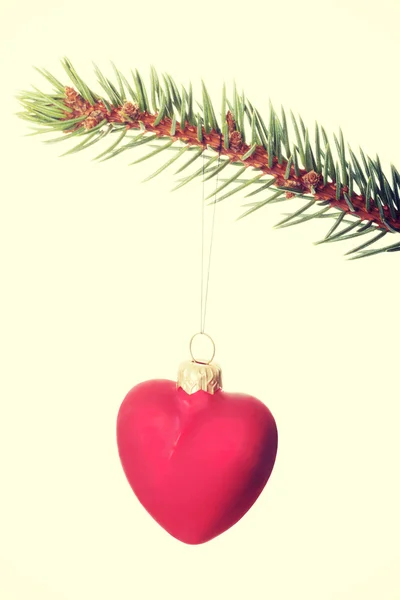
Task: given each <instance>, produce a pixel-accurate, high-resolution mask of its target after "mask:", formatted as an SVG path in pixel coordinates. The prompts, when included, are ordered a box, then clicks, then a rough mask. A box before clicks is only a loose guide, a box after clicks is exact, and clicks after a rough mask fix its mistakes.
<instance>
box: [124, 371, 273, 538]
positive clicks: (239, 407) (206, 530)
mask: <svg viewBox="0 0 400 600" xmlns="http://www.w3.org/2000/svg"><path fill="white" fill-rule="evenodd" d="M117 444H118V451H119V456H120V459H121V463H122V467H123V469H124V472H125V475H126V477H127V479H128V482H129V484H130V485H131V487H132V490H133V491H134V493H135V494H136V496H137V498H138V499H139V501H140V502H141V504H142V505H143V507H144V508H145V509H146V510H147V511H148V512H149V513H150V515H151V516H152V517H153V518H154V519H155V520H156V521H157V523H159V525H161V527H163V528H164V529H165V530H166V531H167V532H168V533H170V534H171V535H172V536H173V537H175V538H176V539H178V540H180V541H182V542H184V543H186V544H202V543H204V542H207V541H209V540H211V539H212V538H214V537H216V536H218V535H220V534H221V533H223V532H224V531H226V530H227V529H229V528H230V527H232V525H234V524H235V523H237V521H239V519H241V518H242V517H243V515H244V514H245V513H246V512H247V511H248V510H249V509H250V508H251V506H252V505H253V504H254V502H255V501H256V500H257V498H258V496H259V495H260V493H261V492H262V490H263V488H264V486H265V485H266V483H267V481H268V479H269V476H270V474H271V472H272V469H273V466H274V462H275V457H276V452H277V445H278V432H277V428H276V424H275V420H274V417H273V416H272V414H271V412H270V411H269V410H268V408H267V407H266V406H265V405H264V404H263V403H262V402H260V400H257V399H256V398H254V397H252V396H248V395H245V394H232V393H227V392H224V391H222V389H219V390H218V391H216V392H215V393H209V392H207V391H204V390H202V389H200V390H199V391H196V392H195V393H190V394H188V393H187V392H186V391H185V390H184V389H182V388H181V387H177V383H176V382H174V381H169V380H163V379H158V380H150V381H145V382H143V383H140V384H138V385H136V386H135V387H134V388H133V389H131V390H130V392H129V393H128V394H127V395H126V397H125V399H124V400H123V402H122V404H121V407H120V410H119V413H118V419H117Z"/></svg>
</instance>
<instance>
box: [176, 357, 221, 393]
mask: <svg viewBox="0 0 400 600" xmlns="http://www.w3.org/2000/svg"><path fill="white" fill-rule="evenodd" d="M177 387H181V388H182V389H183V390H184V391H185V392H186V393H187V394H195V393H196V392H198V391H199V390H203V391H204V392H208V393H209V394H215V392H218V390H220V389H221V388H222V371H221V367H219V365H217V364H216V363H212V362H210V363H199V362H196V361H195V360H186V361H185V362H183V363H182V364H181V365H180V366H179V369H178V380H177Z"/></svg>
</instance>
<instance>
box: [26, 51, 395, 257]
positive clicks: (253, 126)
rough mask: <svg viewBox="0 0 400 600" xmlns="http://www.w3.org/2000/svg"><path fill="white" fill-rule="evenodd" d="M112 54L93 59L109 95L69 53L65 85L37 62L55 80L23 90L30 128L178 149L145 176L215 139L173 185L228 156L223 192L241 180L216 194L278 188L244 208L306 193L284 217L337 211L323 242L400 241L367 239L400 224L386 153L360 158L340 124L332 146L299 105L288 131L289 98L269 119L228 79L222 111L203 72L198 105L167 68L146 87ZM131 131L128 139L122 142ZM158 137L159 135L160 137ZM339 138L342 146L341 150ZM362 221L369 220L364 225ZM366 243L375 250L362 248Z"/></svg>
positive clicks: (105, 154) (114, 150) (88, 141)
mask: <svg viewBox="0 0 400 600" xmlns="http://www.w3.org/2000/svg"><path fill="white" fill-rule="evenodd" d="M111 64H112V69H113V78H112V79H109V78H107V77H106V76H105V75H104V74H103V73H102V72H101V71H100V69H99V68H98V67H97V66H96V65H94V69H95V73H96V75H97V79H98V82H99V85H100V87H101V88H102V90H103V92H105V94H106V96H107V98H106V97H102V96H99V95H97V94H96V93H95V92H94V91H92V90H91V89H90V88H89V87H88V85H87V84H86V83H85V82H84V81H83V80H82V78H81V77H80V76H79V75H78V74H77V71H76V69H75V68H74V67H73V65H72V63H71V61H70V60H69V59H67V58H65V59H63V61H62V66H63V67H64V69H65V71H66V73H67V75H68V77H69V79H70V81H71V83H72V86H73V87H72V86H71V87H70V86H68V85H67V86H66V85H64V84H63V83H62V82H61V81H60V80H59V79H56V78H55V77H54V76H53V75H51V74H50V73H49V72H48V71H47V70H45V69H37V70H38V72H39V73H40V74H41V75H42V76H43V77H45V79H46V80H47V82H48V83H50V84H51V85H52V86H53V89H52V91H50V92H47V93H46V92H43V91H41V90H39V89H37V88H36V87H35V88H33V91H26V92H22V93H20V94H19V101H20V104H21V106H22V108H23V110H22V111H21V112H20V113H18V115H19V117H21V118H22V119H25V120H26V121H29V122H31V123H32V124H34V125H36V126H38V128H36V129H35V131H34V133H32V134H29V135H36V134H37V133H50V132H54V131H55V132H62V134H63V135H62V136H61V137H57V138H55V139H50V140H47V141H48V142H50V143H51V142H58V141H61V140H63V139H65V140H66V139H69V138H71V137H75V136H79V138H80V141H79V143H78V144H77V145H75V146H74V147H73V148H71V149H69V150H67V151H66V152H65V153H64V154H71V153H76V152H79V151H81V150H83V149H85V148H88V147H89V146H91V145H94V144H95V143H97V142H98V141H100V139H102V138H103V137H104V136H106V135H108V134H113V133H116V134H117V139H116V140H115V141H114V142H113V143H112V144H111V145H109V146H108V147H107V148H106V149H105V150H102V152H100V154H98V155H97V156H96V157H95V159H97V160H99V159H101V160H102V161H104V160H108V159H110V158H112V157H114V156H116V155H117V154H120V153H121V152H123V151H126V150H129V149H131V148H135V147H138V146H141V145H146V144H148V143H149V142H151V141H154V144H152V145H153V146H154V149H153V150H152V151H151V152H149V153H148V154H145V155H143V156H142V157H141V158H138V159H137V160H135V161H134V162H133V163H131V164H134V163H138V162H141V161H144V160H146V159H147V158H151V157H152V156H155V155H156V154H158V153H161V152H164V151H166V152H168V151H174V156H173V158H171V159H169V160H167V161H166V162H165V163H164V165H163V166H161V167H160V168H158V169H157V170H156V171H155V172H154V173H152V174H151V175H149V176H148V177H147V178H146V179H145V181H147V180H149V179H152V178H153V177H155V176H157V175H159V174H160V173H161V172H162V171H164V170H165V169H166V168H167V167H169V166H170V165H172V164H173V163H174V162H175V161H178V160H179V159H180V158H181V157H182V156H183V155H184V154H186V153H187V152H189V154H191V156H190V158H189V159H188V160H187V161H186V162H185V163H184V164H183V165H182V166H181V167H180V168H179V169H178V171H177V173H178V172H181V171H183V170H184V169H186V168H187V167H189V166H190V165H191V164H192V163H193V162H195V161H196V160H197V159H198V158H199V157H200V156H201V155H202V154H203V153H204V152H205V151H206V150H207V149H208V150H209V151H211V154H209V155H208V156H207V162H206V163H205V170H204V171H203V168H200V169H197V170H195V171H194V172H192V173H190V174H189V175H188V176H186V177H184V178H183V179H182V180H181V181H179V182H178V184H177V185H176V187H175V188H174V189H178V188H179V187H182V186H183V185H186V184H187V183H189V182H190V181H192V180H193V179H195V178H196V177H199V176H200V175H202V173H203V172H204V173H205V174H206V177H205V178H204V180H207V179H211V178H213V177H214V176H216V175H218V174H219V173H220V172H221V171H222V170H223V169H225V168H226V167H228V166H229V165H231V166H233V167H236V170H235V172H234V173H233V174H231V175H228V177H227V179H226V180H220V182H221V183H220V185H219V187H218V189H217V191H216V193H217V194H219V193H220V192H221V191H222V190H223V189H225V188H229V186H230V185H231V184H235V187H234V188H230V189H228V190H227V191H226V192H225V193H224V195H223V196H219V198H218V201H220V200H223V199H225V198H228V197H229V196H231V195H233V194H235V193H237V192H240V191H242V190H243V189H245V188H249V189H252V188H254V189H253V190H252V191H251V192H250V193H249V194H247V196H253V195H255V194H258V193H260V192H261V191H264V190H267V189H269V188H271V190H272V192H273V193H272V195H271V196H270V197H268V198H266V199H264V200H261V201H259V202H252V203H250V204H249V205H247V206H249V207H250V208H249V209H248V210H247V211H246V212H245V213H244V214H243V215H241V216H240V217H239V218H242V217H244V216H246V215H249V214H251V213H253V212H255V211H256V210H258V209H259V208H261V207H263V206H265V205H266V204H268V203H273V202H281V201H282V200H286V199H289V198H305V199H306V200H307V203H306V204H305V205H304V206H303V207H302V208H300V209H297V210H295V211H294V212H292V213H291V214H289V215H287V216H285V218H284V219H283V220H281V221H280V223H278V225H277V227H287V226H289V225H295V224H298V223H303V222H305V221H308V220H310V219H313V218H320V219H322V218H326V217H330V216H332V217H333V218H334V219H335V223H334V225H333V226H332V227H331V229H330V230H329V232H328V233H327V235H326V236H325V238H324V239H323V240H321V242H317V243H326V242H334V241H341V240H345V239H349V238H352V237H358V236H361V235H362V236H364V235H365V236H368V235H370V234H377V235H374V236H373V237H372V238H370V239H368V240H367V241H366V242H364V243H363V244H361V245H359V246H357V247H356V248H354V249H353V250H350V251H348V252H347V253H346V254H347V255H351V256H350V259H351V260H352V259H354V258H362V257H365V256H371V255H373V254H378V253H381V252H394V251H397V250H398V249H400V241H399V242H397V243H394V244H390V245H389V246H386V247H378V248H373V249H371V248H370V246H371V245H373V244H376V242H378V241H379V240H380V239H381V238H382V237H384V235H386V234H387V233H391V234H398V233H399V232H400V174H399V172H398V170H397V169H396V168H395V167H394V166H393V165H392V166H391V174H390V178H389V177H387V176H386V175H385V173H384V171H383V169H382V166H381V162H380V159H379V157H378V156H376V158H375V159H372V158H371V157H369V156H366V155H365V154H364V152H363V151H362V150H361V149H360V157H359V158H358V157H357V156H356V154H355V153H354V152H353V150H352V149H351V148H350V147H348V146H347V148H346V144H345V140H344V136H343V133H342V131H341V130H340V131H339V135H338V136H336V135H334V136H333V139H334V145H333V146H332V144H331V142H330V141H329V138H328V135H327V133H326V131H325V129H324V128H323V127H321V126H320V125H319V124H317V123H315V128H314V132H313V130H311V131H312V135H310V132H309V129H308V128H307V127H306V126H305V124H304V123H303V120H302V119H301V117H297V118H296V117H295V115H294V114H293V113H291V124H292V131H290V129H289V124H288V121H287V118H286V114H285V111H284V110H283V108H282V109H281V118H280V117H279V116H278V114H277V113H276V111H275V109H274V108H273V106H272V105H270V113H269V119H267V120H266V121H264V120H263V119H262V117H261V115H260V113H259V112H258V110H257V109H256V108H254V107H253V105H252V104H251V103H250V102H249V101H248V100H247V99H246V97H245V95H244V93H241V94H240V93H239V92H238V90H237V88H236V85H235V86H234V89H233V95H232V98H231V99H229V98H228V96H227V91H226V87H225V85H224V86H223V90H222V104H221V105H220V106H221V109H222V110H221V115H220V116H221V119H220V121H219V119H218V115H217V113H216V111H215V109H214V106H213V103H212V101H211V97H210V95H209V92H208V90H207V87H206V85H205V83H204V82H202V87H201V103H197V106H198V107H199V111H196V112H195V109H194V103H195V102H194V97H193V90H192V86H191V84H190V85H189V87H188V88H185V87H184V86H178V85H177V84H176V82H175V81H174V80H173V78H172V77H171V76H170V75H168V74H163V75H162V77H159V75H158V74H157V72H156V70H155V68H154V67H151V72H150V86H149V90H147V88H146V85H145V82H144V80H143V78H142V76H141V75H140V74H139V72H138V71H137V70H135V71H131V83H130V82H129V80H128V78H126V77H125V75H123V74H122V73H121V72H120V71H119V70H118V69H117V67H116V66H115V65H114V64H113V63H111ZM127 97H129V99H127ZM149 99H150V100H149ZM245 115H246V117H245ZM245 118H246V119H247V122H246V123H245ZM266 122H267V123H268V127H267V125H266ZM131 129H133V130H139V131H138V135H136V136H134V137H133V138H130V137H129V132H130V130H131ZM126 139H128V142H127V143H125V144H124V145H122V141H123V140H126ZM246 139H247V140H248V143H246ZM160 141H161V142H162V145H159V142H160ZM182 143H183V146H182ZM333 148H335V149H336V156H334V154H333ZM221 156H223V157H225V158H224V159H222V160H221V161H220V162H219V163H218V165H216V164H215V161H216V159H217V158H218V157H221ZM238 167H239V168H238ZM251 168H254V169H256V170H257V171H258V174H257V175H255V176H253V177H250V178H245V179H241V178H240V175H242V174H244V173H245V172H247V171H248V170H249V169H251ZM264 176H267V177H268V180H267V181H266V180H265V179H263V177H264ZM258 184H261V185H258ZM313 204H319V205H321V206H322V208H321V209H320V210H317V211H314V212H311V213H308V212H307V210H308V208H311V206H312V205H313ZM331 209H334V210H333V212H332V213H331V212H329V213H328V212H327V211H330V210H331ZM345 215H347V216H349V217H350V219H351V221H350V224H348V225H347V226H346V227H345V228H344V229H342V230H340V231H339V226H340V224H341V222H342V221H343V222H345V223H346V222H348V220H346V219H345V218H344V217H345ZM365 221H366V222H367V223H366V225H363V222H365ZM350 232H351V233H350ZM367 247H368V250H366V249H365V248H367Z"/></svg>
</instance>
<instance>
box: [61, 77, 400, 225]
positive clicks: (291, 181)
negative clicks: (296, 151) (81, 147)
mask: <svg viewBox="0 0 400 600" xmlns="http://www.w3.org/2000/svg"><path fill="white" fill-rule="evenodd" d="M65 94H66V98H65V104H66V106H68V107H69V108H72V109H73V112H72V113H71V112H66V113H65V118H66V119H73V118H76V117H79V116H82V115H87V118H86V119H85V120H84V121H82V122H80V123H78V124H77V125H75V126H74V127H73V128H72V129H71V130H69V131H72V130H76V129H78V128H82V127H84V128H85V129H87V130H89V129H92V128H93V127H95V126H96V125H97V124H98V123H100V122H101V121H103V120H104V119H105V120H107V122H109V123H119V124H124V125H125V126H126V128H127V129H139V128H140V126H141V125H140V123H142V124H143V126H144V128H145V129H146V130H147V131H149V132H154V133H155V134H156V135H157V136H159V137H161V136H168V137H169V138H170V139H173V140H176V141H177V140H180V141H182V142H184V143H186V144H189V145H192V146H202V147H203V148H206V147H207V146H209V147H210V148H212V149H213V150H215V151H217V152H220V154H221V156H226V157H227V158H229V160H230V161H231V162H242V163H243V164H244V165H248V166H249V167H256V168H258V169H260V170H261V171H262V172H263V173H265V174H266V175H272V176H273V177H274V178H275V183H276V185H277V186H279V187H283V188H288V192H287V194H286V196H287V197H288V198H290V197H292V196H293V190H294V189H295V190H296V192H297V193H302V194H308V195H312V196H313V197H314V198H315V200H319V201H324V200H327V201H329V203H330V204H331V206H332V207H337V208H340V209H341V210H342V211H345V212H347V213H349V214H351V215H354V216H357V217H359V218H360V219H361V220H368V221H372V222H373V223H375V224H376V225H377V226H378V227H379V228H380V229H382V230H386V231H391V228H393V229H397V228H399V230H400V218H397V219H393V217H392V215H391V213H390V211H389V208H388V207H386V206H384V207H383V213H384V218H385V220H386V222H387V224H388V225H386V224H385V223H384V222H383V221H382V219H381V215H380V212H379V209H378V207H377V206H376V204H375V203H374V201H373V199H371V201H370V210H369V211H367V210H366V207H365V202H366V199H365V197H364V196H362V195H360V194H356V193H354V192H353V194H352V195H351V198H350V200H351V203H352V205H353V206H354V208H355V211H353V210H351V208H350V207H349V206H348V204H347V202H346V200H345V198H344V195H343V192H346V193H347V194H348V188H347V187H346V186H342V188H341V192H340V197H339V199H338V200H337V199H336V184H335V183H329V182H328V183H327V184H325V185H324V183H323V181H322V177H321V176H320V175H318V174H317V173H315V172H314V171H310V172H307V171H306V170H305V169H300V170H299V175H298V176H296V174H295V171H294V167H293V166H292V167H291V169H290V176H289V178H288V179H286V178H285V172H286V167H287V161H285V160H284V161H282V164H279V162H278V159H277V158H276V157H274V158H273V164H272V167H269V166H268V154H267V152H266V150H265V149H264V147H263V146H258V147H257V148H256V150H255V152H254V153H253V154H252V155H251V156H250V157H249V158H247V159H246V160H243V159H242V156H243V155H244V154H245V153H246V152H247V151H248V150H249V148H250V146H248V145H247V144H244V143H242V142H241V134H240V133H239V132H238V131H235V123H234V121H233V119H232V115H230V113H228V115H227V120H228V126H229V138H230V147H229V149H226V148H225V147H224V145H223V143H222V135H221V134H220V133H218V132H217V131H214V130H212V131H211V132H210V133H209V134H206V133H205V131H204V128H203V129H202V132H203V136H202V137H203V139H202V141H199V139H198V137H197V127H195V126H192V125H188V124H185V127H183V128H181V124H180V123H179V122H177V123H176V131H175V134H174V135H171V133H170V131H171V125H172V120H171V119H170V118H168V117H165V118H164V119H162V120H161V121H160V123H159V124H158V125H154V122H155V120H156V118H157V114H150V113H148V112H140V110H139V107H138V106H137V105H135V104H132V103H131V102H125V103H124V104H123V105H122V106H117V107H112V108H111V110H107V108H106V106H105V105H104V104H103V103H102V102H101V101H98V102H97V103H96V104H95V105H91V104H90V103H89V102H88V101H86V100H84V99H83V98H82V96H80V95H79V94H78V93H77V92H76V91H75V90H74V89H73V88H70V87H66V88H65ZM232 136H233V137H232Z"/></svg>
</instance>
